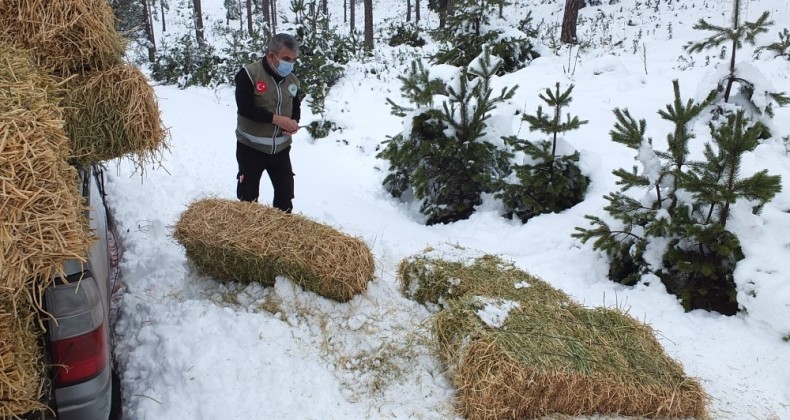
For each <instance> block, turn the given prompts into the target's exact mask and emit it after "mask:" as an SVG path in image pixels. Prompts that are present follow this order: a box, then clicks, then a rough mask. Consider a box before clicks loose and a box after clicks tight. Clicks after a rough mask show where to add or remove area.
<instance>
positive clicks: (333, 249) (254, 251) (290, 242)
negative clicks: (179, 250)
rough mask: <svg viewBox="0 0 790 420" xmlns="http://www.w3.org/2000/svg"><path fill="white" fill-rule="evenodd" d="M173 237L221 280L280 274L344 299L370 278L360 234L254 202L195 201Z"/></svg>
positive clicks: (269, 278) (267, 281)
mask: <svg viewBox="0 0 790 420" xmlns="http://www.w3.org/2000/svg"><path fill="white" fill-rule="evenodd" d="M173 237H174V238H175V239H176V240H177V241H178V242H179V243H181V244H182V245H183V246H184V248H185V249H186V254H187V256H188V257H189V258H190V260H191V261H192V262H193V263H194V264H195V265H196V267H197V268H198V270H199V271H201V272H203V273H205V274H207V275H209V276H212V277H214V278H216V279H218V280H222V281H238V282H244V283H247V282H253V281H255V282H260V283H262V284H264V285H273V284H274V282H275V278H276V276H278V275H282V276H286V277H288V278H290V279H291V280H293V281H294V282H296V283H297V284H299V285H301V286H302V287H304V288H305V289H307V290H311V291H313V292H316V293H318V294H319V295H322V296H324V297H327V298H330V299H334V300H337V301H341V302H345V301H348V300H350V299H351V298H353V297H354V296H355V295H357V294H359V293H362V292H364V291H365V290H366V289H367V283H368V281H369V280H371V279H372V278H373V270H374V264H375V263H374V260H373V255H372V254H371V252H370V249H369V248H368V246H367V245H366V244H365V242H363V241H362V240H361V239H358V238H354V237H351V236H349V235H346V234H345V233H342V232H340V231H338V230H336V229H334V228H332V227H330V226H327V225H323V224H321V223H317V222H314V221H312V220H309V219H307V218H306V217H303V216H301V215H297V214H289V213H285V212H282V211H280V210H277V209H275V208H272V207H269V206H264V205H261V204H258V203H250V202H239V201H231V200H225V199H219V198H207V199H202V200H199V201H196V202H194V203H192V204H191V205H190V206H189V208H188V209H187V210H186V211H185V212H183V213H182V214H181V216H180V218H179V220H178V221H177V223H176V224H175V227H174V231H173Z"/></svg>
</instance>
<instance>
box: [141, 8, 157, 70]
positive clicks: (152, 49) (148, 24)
mask: <svg viewBox="0 0 790 420" xmlns="http://www.w3.org/2000/svg"><path fill="white" fill-rule="evenodd" d="M143 19H144V20H145V22H144V23H143V24H144V25H145V37H146V39H147V41H148V45H147V46H146V47H147V48H148V61H150V62H152V63H153V62H154V61H156V39H155V38H154V22H153V21H152V20H151V8H150V4H149V3H148V0H143Z"/></svg>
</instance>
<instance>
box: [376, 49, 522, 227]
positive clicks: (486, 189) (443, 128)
mask: <svg viewBox="0 0 790 420" xmlns="http://www.w3.org/2000/svg"><path fill="white" fill-rule="evenodd" d="M499 65H500V60H499V59H498V58H495V57H492V56H491V55H490V54H489V53H488V49H487V48H484V50H483V54H482V55H481V56H480V57H479V58H478V59H477V60H474V61H473V62H472V63H471V64H470V65H469V66H468V67H465V68H461V69H460V70H459V72H458V75H457V76H456V77H454V78H453V79H452V80H448V81H445V82H446V83H445V84H444V85H443V86H441V87H440V88H439V89H438V90H439V91H441V92H445V93H446V97H445V99H444V100H443V101H441V103H438V104H434V103H433V99H432V98H431V96H432V93H431V94H429V93H428V92H436V90H435V89H436V86H435V82H434V81H430V80H428V77H427V72H426V71H425V69H424V68H422V67H421V66H420V65H417V64H415V65H413V66H412V72H411V73H410V77H409V81H408V82H407V83H404V88H403V92H404V96H406V97H407V99H410V100H411V101H412V104H413V105H422V106H418V107H408V106H402V105H397V104H395V103H394V101H389V103H390V105H391V106H392V110H393V113H394V114H395V115H404V116H405V119H406V121H405V122H406V124H405V125H406V127H407V128H406V130H404V132H403V133H401V134H399V135H397V136H395V137H393V138H392V139H390V140H389V142H388V144H387V146H386V148H385V149H384V150H383V151H382V152H381V153H380V154H379V157H382V158H384V159H388V160H390V174H389V175H388V176H387V177H386V178H385V180H384V186H385V188H387V189H388V190H389V191H390V192H391V193H392V194H393V195H395V196H397V197H401V198H406V197H408V194H407V193H409V192H410V193H411V194H412V195H413V197H414V198H416V199H417V200H419V201H420V204H421V207H420V211H421V213H423V214H424V215H426V216H427V217H428V219H427V223H428V224H435V223H449V222H454V221H457V220H462V219H465V218H468V217H469V216H470V215H471V214H472V213H473V212H474V208H475V206H477V205H479V204H480V203H481V202H482V198H481V194H483V193H490V192H493V188H494V183H495V181H496V180H497V179H499V178H500V177H501V176H502V173H503V172H504V171H505V168H506V158H505V157H506V152H505V151H504V150H502V149H500V148H499V147H498V146H497V145H496V144H494V143H493V142H491V141H489V140H490V139H488V138H487V136H488V134H487V127H488V122H487V121H488V119H489V117H490V115H491V112H492V111H493V110H494V109H495V108H496V106H497V104H498V103H500V102H503V101H505V100H508V99H510V98H512V97H513V94H514V93H515V90H516V88H517V86H513V87H510V88H504V89H502V91H501V92H500V93H499V94H498V95H494V92H493V89H492V88H491V85H490V79H491V77H493V75H494V74H495V73H496V71H497V68H498V67H499Z"/></svg>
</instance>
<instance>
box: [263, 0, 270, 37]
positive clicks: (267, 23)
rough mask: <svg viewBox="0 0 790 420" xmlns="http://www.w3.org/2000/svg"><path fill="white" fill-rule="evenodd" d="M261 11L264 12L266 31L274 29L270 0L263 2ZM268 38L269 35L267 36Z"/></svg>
mask: <svg viewBox="0 0 790 420" xmlns="http://www.w3.org/2000/svg"><path fill="white" fill-rule="evenodd" d="M261 2H262V3H261V10H263V26H264V27H265V28H266V29H265V30H266V31H268V30H269V28H271V27H272V18H271V16H272V9H271V5H269V0H261ZM266 35H267V38H268V35H269V34H268V33H267V34H266Z"/></svg>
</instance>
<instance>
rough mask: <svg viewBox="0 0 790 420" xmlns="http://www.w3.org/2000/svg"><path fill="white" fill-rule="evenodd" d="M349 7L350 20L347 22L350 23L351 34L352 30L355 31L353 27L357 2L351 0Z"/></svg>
mask: <svg viewBox="0 0 790 420" xmlns="http://www.w3.org/2000/svg"><path fill="white" fill-rule="evenodd" d="M349 5H350V6H351V7H349V11H350V12H351V19H350V20H349V23H350V25H349V27H350V28H351V33H352V34H353V33H354V30H355V29H356V28H355V26H354V21H355V20H356V19H357V1H356V0H351V1H350V2H349Z"/></svg>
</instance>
